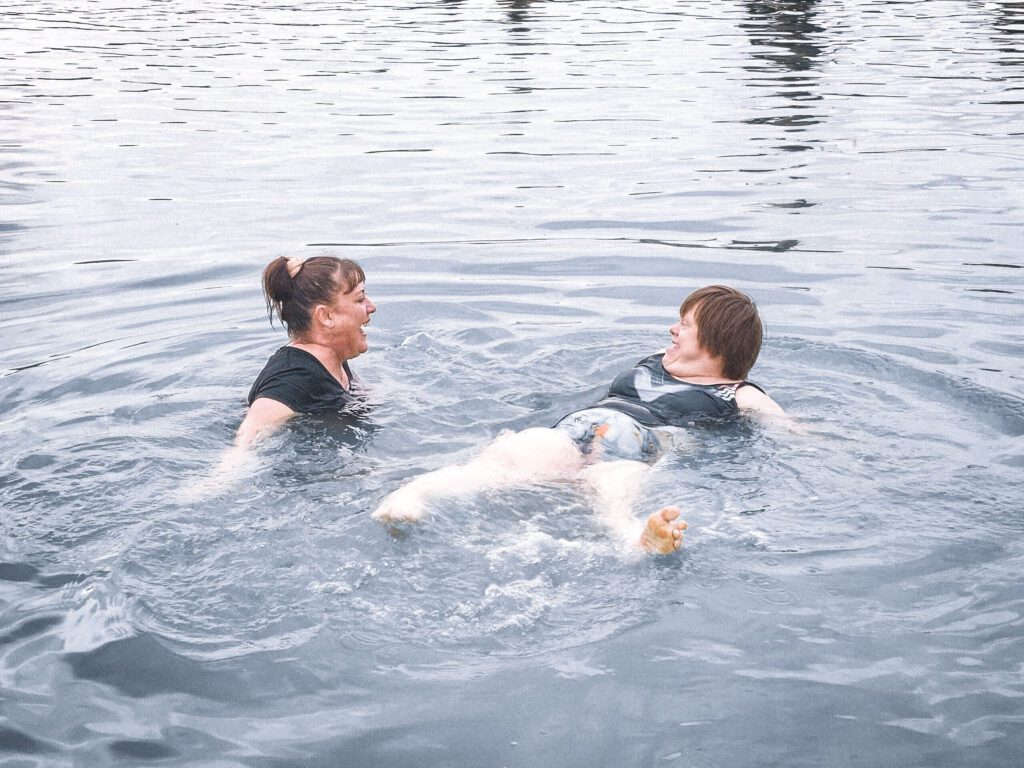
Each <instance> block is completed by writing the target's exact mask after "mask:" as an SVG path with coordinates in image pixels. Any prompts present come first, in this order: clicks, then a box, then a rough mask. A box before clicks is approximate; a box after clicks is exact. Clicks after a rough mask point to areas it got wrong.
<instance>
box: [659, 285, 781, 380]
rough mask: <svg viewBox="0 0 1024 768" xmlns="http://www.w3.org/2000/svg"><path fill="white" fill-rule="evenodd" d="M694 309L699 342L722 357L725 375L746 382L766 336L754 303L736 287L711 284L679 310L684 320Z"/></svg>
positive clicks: (693, 294) (685, 302) (711, 352)
mask: <svg viewBox="0 0 1024 768" xmlns="http://www.w3.org/2000/svg"><path fill="white" fill-rule="evenodd" d="M691 309H692V310H693V318H694V320H696V322H697V343H698V344H700V345H701V347H703V348H704V349H705V350H706V351H707V352H709V353H710V354H711V355H713V356H715V357H718V358H721V360H722V375H723V376H725V377H726V378H729V379H733V380H735V381H740V380H742V379H745V378H746V377H747V374H748V373H750V369H751V368H753V367H754V363H755V362H756V361H757V356H758V354H760V352H761V339H762V338H763V336H764V328H763V326H762V325H761V317H760V315H758V313H757V305H756V304H754V300H753V299H751V298H750V297H749V296H747V294H745V293H741V292H740V291H737V290H736V289H735V288H730V287H728V286H726V285H709V286H706V287H704V288H698V289H697V290H696V291H694V292H693V293H691V294H690V295H689V296H687V297H686V300H685V301H684V302H683V304H682V306H681V307H680V308H679V315H680V317H682V316H683V315H685V314H687V313H688V312H689V311H690V310H691Z"/></svg>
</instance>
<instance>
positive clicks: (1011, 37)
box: [992, 2, 1024, 66]
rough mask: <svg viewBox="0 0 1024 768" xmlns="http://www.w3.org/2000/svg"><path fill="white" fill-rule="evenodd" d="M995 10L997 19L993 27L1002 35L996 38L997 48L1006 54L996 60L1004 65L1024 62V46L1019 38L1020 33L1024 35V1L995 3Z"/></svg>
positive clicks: (1016, 64)
mask: <svg viewBox="0 0 1024 768" xmlns="http://www.w3.org/2000/svg"><path fill="white" fill-rule="evenodd" d="M993 11H994V13H995V20H994V21H993V22H992V27H993V28H994V29H995V31H996V32H998V33H999V35H1000V36H1001V37H997V38H996V44H997V46H998V47H997V49H996V50H998V51H999V52H1000V53H1002V54H1004V55H1003V56H1000V57H998V58H997V59H996V61H998V62H999V63H1000V64H1002V65H1004V66H1020V65H1021V64H1024V47H1022V46H1021V41H1020V39H1017V38H1018V36H1019V35H1024V3H1019V2H999V3H995V4H994V7H993ZM1000 44H1001V45H1000Z"/></svg>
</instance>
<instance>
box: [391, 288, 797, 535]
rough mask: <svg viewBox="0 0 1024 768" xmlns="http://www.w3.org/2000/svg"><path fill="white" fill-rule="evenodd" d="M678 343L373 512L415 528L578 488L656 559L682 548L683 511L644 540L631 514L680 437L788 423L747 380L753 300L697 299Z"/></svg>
mask: <svg viewBox="0 0 1024 768" xmlns="http://www.w3.org/2000/svg"><path fill="white" fill-rule="evenodd" d="M669 333H670V334H671V337H672V343H671V344H670V345H669V346H668V347H667V348H666V349H665V350H664V352H660V353H658V354H654V355H650V356H649V357H645V358H644V359H643V360H641V361H640V362H639V363H637V364H636V365H635V366H634V367H633V368H631V369H629V370H627V371H623V372H622V373H620V374H619V375H618V376H616V377H615V379H614V381H613V382H612V384H611V387H610V388H609V390H608V394H607V395H606V396H605V397H604V398H603V399H602V400H601V401H599V402H598V403H596V404H594V405H592V406H590V407H588V408H585V409H583V410H580V411H575V412H573V413H570V414H569V415H568V416H565V417H564V418H563V419H561V420H560V421H559V422H558V423H557V424H556V425H555V426H554V427H552V428H541V427H536V428H531V429H525V430H523V431H521V432H504V433H502V434H501V435H499V436H498V437H497V438H496V439H495V440H494V442H493V443H491V444H490V445H488V446H487V447H486V448H484V450H483V451H481V453H480V454H479V455H478V456H476V457H475V458H473V459H471V460H470V461H468V462H466V463H464V464H457V465H452V466H448V467H443V468H441V469H438V470H435V471H433V472H429V473H426V474H423V475H420V476H418V477H415V478H413V479H412V480H411V481H409V482H407V483H406V484H405V485H403V486H401V487H400V488H398V489H397V490H395V491H393V492H392V493H391V494H389V495H388V496H386V497H385V498H384V499H383V500H382V501H381V503H380V505H379V506H378V507H377V509H376V510H375V511H374V512H373V517H374V518H375V519H377V520H379V521H381V522H400V521H410V522H411V521H417V520H420V519H422V518H423V517H424V515H425V514H426V512H427V510H428V506H429V504H430V503H431V502H436V501H438V500H440V499H443V498H446V497H451V496H455V495H465V494H469V493H473V492H476V491H482V490H485V489H490V488H498V487H502V486H510V485H521V484H528V483H537V482H554V481H580V482H582V483H583V484H584V485H585V487H587V488H588V490H589V491H590V492H591V493H592V495H593V497H594V501H595V507H596V510H597V512H598V514H599V516H600V519H601V520H602V522H603V523H605V524H606V525H607V526H608V527H609V528H611V529H612V531H613V532H615V533H617V534H619V535H620V536H621V537H622V538H623V539H624V540H626V541H629V542H630V543H631V544H635V545H637V546H639V547H641V548H642V549H645V550H647V551H650V552H660V553H669V552H673V551H675V550H676V549H678V548H679V547H680V546H681V544H682V540H683V531H684V530H685V528H686V523H685V522H682V521H680V520H678V517H679V510H678V508H676V507H671V506H670V507H664V508H662V509H660V510H659V511H657V512H654V513H653V514H651V515H650V516H649V517H648V518H647V521H646V524H645V525H644V526H643V530H642V531H640V533H639V536H637V525H638V521H636V520H635V519H634V518H633V514H632V510H633V507H634V506H635V502H636V498H637V496H638V494H639V491H640V489H641V487H642V481H643V478H644V476H645V475H646V473H647V472H648V471H649V468H650V465H651V464H652V463H653V462H654V461H655V460H656V459H657V458H658V456H660V455H661V454H662V453H663V452H664V451H665V449H666V447H667V445H669V444H670V443H671V433H672V431H673V430H677V429H680V428H686V427H687V426H688V425H689V424H691V423H692V422H694V421H696V420H702V419H707V418H722V417H728V416H732V415H735V414H737V413H741V412H744V413H757V414H762V415H766V416H769V417H784V416H785V414H784V412H783V410H782V408H780V407H779V406H778V405H777V404H776V403H775V402H774V401H773V400H772V399H771V398H770V397H769V396H768V395H767V394H765V392H764V391H763V390H762V389H761V388H760V387H758V386H757V385H756V384H753V383H751V382H749V381H747V380H746V377H747V374H748V373H749V372H750V369H751V368H752V367H753V365H754V362H755V361H756V360H757V356H758V354H759V353H760V351H761V339H762V337H763V328H762V325H761V318H760V316H759V315H758V311H757V307H756V305H755V304H754V302H753V300H752V299H751V298H750V297H749V296H747V295H746V294H744V293H741V292H740V291H737V290H735V289H733V288H729V287H726V286H722V285H712V286H707V287H705V288H701V289H699V290H697V291H694V292H693V293H691V294H690V295H689V296H687V297H686V300H685V301H683V304H682V306H681V307H680V309H679V320H678V322H676V323H674V324H673V325H672V326H671V328H670V329H669Z"/></svg>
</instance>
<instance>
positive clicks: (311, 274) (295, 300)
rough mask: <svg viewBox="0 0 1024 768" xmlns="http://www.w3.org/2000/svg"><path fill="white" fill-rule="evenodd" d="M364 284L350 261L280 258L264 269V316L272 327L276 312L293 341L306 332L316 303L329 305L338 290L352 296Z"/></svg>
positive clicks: (324, 258) (331, 258) (330, 257)
mask: <svg viewBox="0 0 1024 768" xmlns="http://www.w3.org/2000/svg"><path fill="white" fill-rule="evenodd" d="M363 282H366V275H365V274H364V273H363V268H362V267H360V266H359V265H358V264H356V263H355V262H354V261H352V260H351V259H339V258H337V257H336V256H313V257H312V258H309V259H306V260H305V261H302V262H299V261H297V260H295V259H289V258H287V257H285V256H279V257H277V258H276V259H274V260H273V261H272V262H270V263H269V264H267V266H266V269H264V270H263V295H264V297H265V298H266V300H267V315H268V316H269V317H270V322H271V324H273V322H274V313H275V312H276V313H277V316H278V317H279V318H280V319H281V322H282V323H283V324H284V326H285V328H286V329H287V330H288V335H289V336H291V337H292V338H294V337H295V336H296V335H297V334H302V333H305V332H306V331H308V330H309V327H310V324H311V321H312V318H313V310H314V309H315V308H316V306H317V305H318V304H330V303H332V302H333V301H334V298H335V296H337V295H338V292H339V291H340V292H341V293H351V292H352V291H353V290H355V287H356V286H357V285H359V284H360V283H363Z"/></svg>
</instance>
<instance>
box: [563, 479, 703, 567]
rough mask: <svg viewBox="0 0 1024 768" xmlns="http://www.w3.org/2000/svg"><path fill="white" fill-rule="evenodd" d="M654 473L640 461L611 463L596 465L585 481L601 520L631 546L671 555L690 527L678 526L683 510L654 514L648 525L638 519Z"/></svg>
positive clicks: (680, 522)
mask: <svg viewBox="0 0 1024 768" xmlns="http://www.w3.org/2000/svg"><path fill="white" fill-rule="evenodd" d="M652 471H653V470H652V469H651V467H650V466H649V465H647V464H644V463H642V462H639V461H608V462H600V463H598V464H593V465H591V466H589V467H587V468H586V469H585V470H584V471H583V477H584V479H585V480H586V482H587V484H588V485H589V486H590V488H591V490H592V491H593V493H594V499H595V505H594V506H595V509H596V511H597V513H598V519H599V520H600V521H601V522H602V523H603V524H604V525H605V526H606V527H607V528H608V529H609V530H610V531H611V532H612V534H613V535H615V536H616V538H618V539H620V540H621V541H622V542H623V543H624V544H626V545H628V546H639V547H640V548H641V549H644V550H646V551H647V552H657V553H660V554H668V553H670V552H675V551H676V550H677V549H679V547H680V546H681V545H682V543H683V531H684V530H685V529H686V523H684V522H683V521H681V520H680V521H678V522H676V518H678V517H679V510H678V509H677V508H676V507H665V508H664V509H661V510H659V511H658V512H655V513H653V514H651V515H650V516H649V517H648V518H647V521H646V524H641V522H640V521H639V520H637V519H636V518H635V517H634V510H635V509H636V507H637V501H638V499H639V497H640V493H641V491H642V490H643V487H644V484H645V483H646V481H647V476H648V474H649V473H650V472H652Z"/></svg>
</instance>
